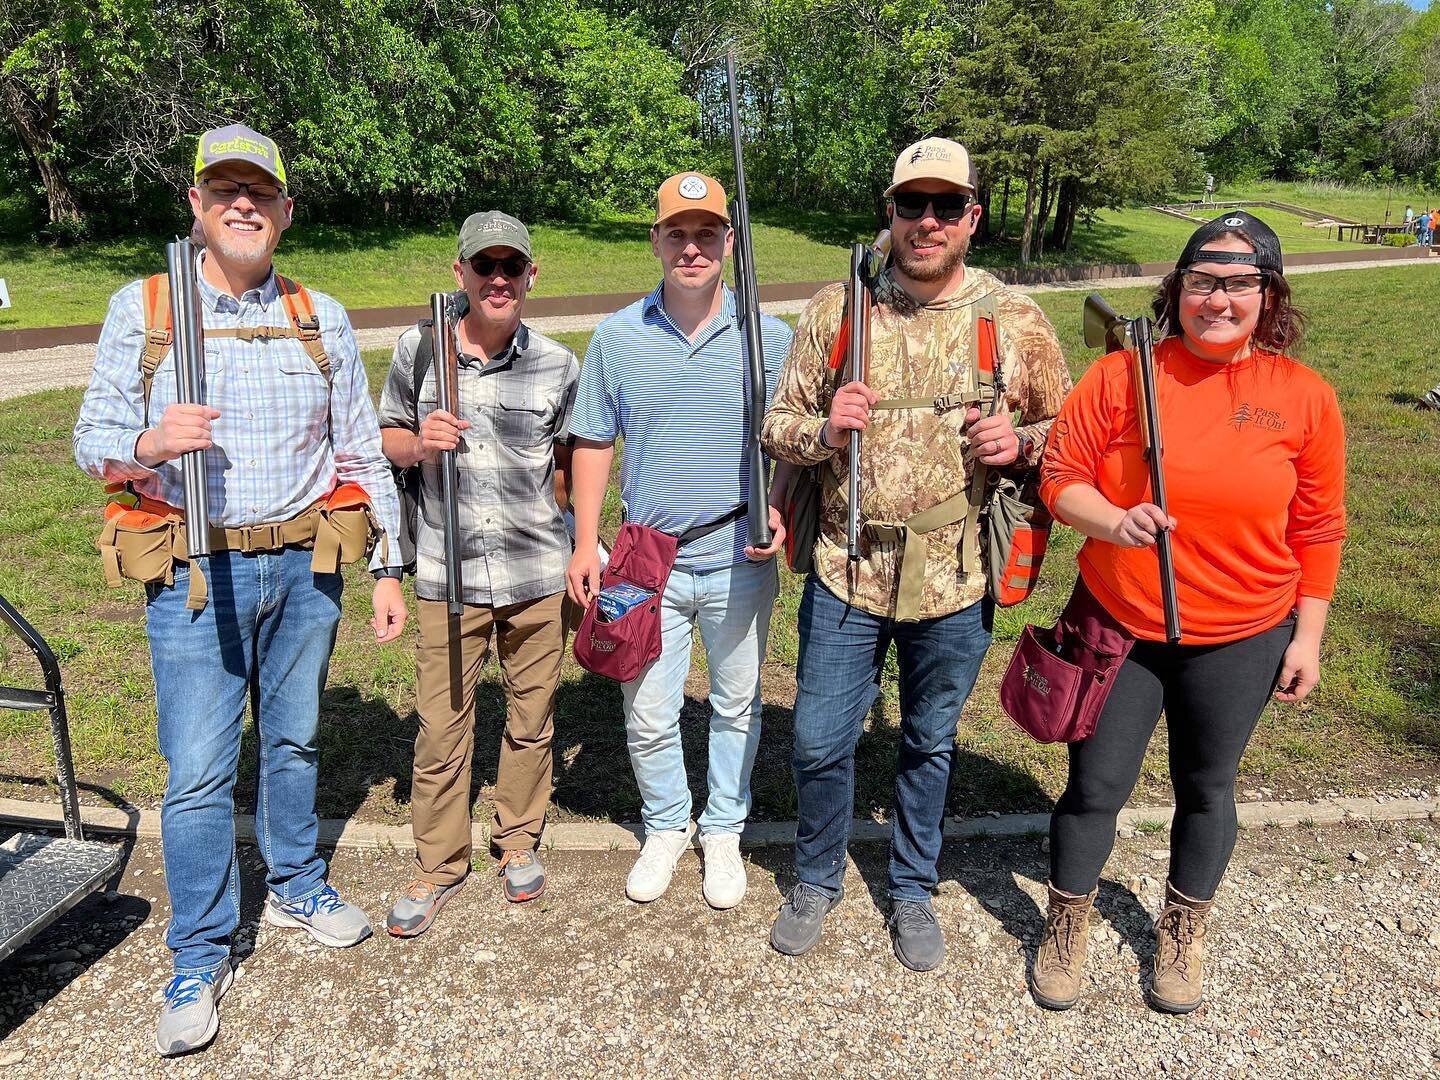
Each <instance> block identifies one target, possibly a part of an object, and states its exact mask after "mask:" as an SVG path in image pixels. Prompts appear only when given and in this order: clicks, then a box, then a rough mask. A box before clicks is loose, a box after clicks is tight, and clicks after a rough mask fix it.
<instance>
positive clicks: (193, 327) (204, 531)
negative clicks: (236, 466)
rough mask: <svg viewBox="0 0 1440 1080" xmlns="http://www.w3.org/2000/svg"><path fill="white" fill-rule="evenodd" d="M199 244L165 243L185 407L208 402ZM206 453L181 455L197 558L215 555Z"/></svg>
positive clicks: (190, 547)
mask: <svg viewBox="0 0 1440 1080" xmlns="http://www.w3.org/2000/svg"><path fill="white" fill-rule="evenodd" d="M195 258H196V250H195V245H194V244H192V243H191V242H190V241H189V240H175V241H173V242H172V243H169V244H166V245H165V272H166V275H167V276H168V278H169V279H170V324H171V327H172V328H173V332H174V350H173V352H172V356H173V358H174V364H175V400H176V401H177V402H178V403H179V404H181V405H204V404H205V324H204V321H203V317H202V315H201V308H200V290H199V284H198V282H197V280H196V277H195ZM206 473H207V470H206V468H205V451H203V450H191V451H189V452H188V453H185V454H182V455H180V479H181V483H182V486H183V489H184V493H185V551H186V554H187V555H189V556H191V557H194V556H196V555H209V554H210V492H209V478H208V477H207V475H206Z"/></svg>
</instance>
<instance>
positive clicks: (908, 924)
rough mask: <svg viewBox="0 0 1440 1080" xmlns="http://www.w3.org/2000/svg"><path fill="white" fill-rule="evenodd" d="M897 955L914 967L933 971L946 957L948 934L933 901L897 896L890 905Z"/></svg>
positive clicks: (918, 969) (892, 933)
mask: <svg viewBox="0 0 1440 1080" xmlns="http://www.w3.org/2000/svg"><path fill="white" fill-rule="evenodd" d="M890 936H891V939H892V940H893V942H894V944H895V956H896V958H897V959H898V960H899V961H900V963H902V964H904V965H905V966H906V967H907V968H909V969H910V970H911V971H933V970H935V968H937V967H939V966H940V961H941V960H944V959H945V936H944V935H943V934H941V933H940V924H939V923H938V922H936V921H935V909H934V908H933V907H931V906H930V901H928V900H925V901H919V900H896V901H895V902H894V904H893V906H892V907H891V909H890Z"/></svg>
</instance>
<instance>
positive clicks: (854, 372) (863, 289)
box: [845, 244, 870, 562]
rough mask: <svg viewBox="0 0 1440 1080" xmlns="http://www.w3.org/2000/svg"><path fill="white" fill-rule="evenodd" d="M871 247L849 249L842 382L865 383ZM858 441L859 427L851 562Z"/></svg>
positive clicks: (855, 542) (856, 557) (853, 457)
mask: <svg viewBox="0 0 1440 1080" xmlns="http://www.w3.org/2000/svg"><path fill="white" fill-rule="evenodd" d="M869 258H870V249H869V248H868V247H866V245H864V244H855V245H854V246H852V247H851V248H850V284H849V286H848V287H847V289H846V295H845V306H846V308H847V312H846V314H847V317H848V318H849V320H850V337H849V341H848V344H847V346H846V350H845V381H846V382H864V381H865V376H866V375H867V374H868V373H867V371H866V370H865V369H866V366H867V365H866V361H867V360H868V358H869V355H870V288H869V284H868V282H867V280H866V278H867V276H868V275H867V270H868V264H869ZM860 443H861V434H860V432H859V431H858V430H852V431H851V432H850V484H849V488H848V489H847V497H848V499H849V503H848V505H847V506H846V508H845V551H846V554H847V555H848V556H849V557H850V561H851V562H859V561H860Z"/></svg>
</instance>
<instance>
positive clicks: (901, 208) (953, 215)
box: [890, 191, 971, 221]
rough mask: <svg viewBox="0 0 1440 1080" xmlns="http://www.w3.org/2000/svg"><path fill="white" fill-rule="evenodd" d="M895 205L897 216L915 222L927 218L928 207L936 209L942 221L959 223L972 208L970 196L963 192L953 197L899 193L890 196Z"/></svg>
mask: <svg viewBox="0 0 1440 1080" xmlns="http://www.w3.org/2000/svg"><path fill="white" fill-rule="evenodd" d="M890 200H891V201H892V202H893V203H894V204H895V214H896V216H898V217H902V218H904V219H905V220H906V221H915V220H916V219H917V218H922V217H924V216H925V208H926V207H927V206H930V207H934V209H935V216H936V217H937V218H939V219H940V220H941V221H959V220H960V219H961V218H962V217H964V216H965V211H966V210H967V209H968V208H969V206H970V201H971V200H970V196H969V195H966V194H964V193H963V192H956V193H955V194H953V195H933V194H931V193H930V192H928V191H897V192H896V193H895V194H894V195H891V196H890Z"/></svg>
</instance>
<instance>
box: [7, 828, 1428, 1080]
mask: <svg viewBox="0 0 1440 1080" xmlns="http://www.w3.org/2000/svg"><path fill="white" fill-rule="evenodd" d="M1165 842H1166V840H1165V835H1164V834H1163V833H1162V834H1158V835H1149V836H1146V835H1141V836H1137V837H1135V838H1134V839H1130V840H1121V841H1120V843H1119V845H1118V846H1117V849H1116V856H1115V858H1114V859H1112V861H1111V864H1110V866H1109V868H1108V870H1107V878H1106V881H1105V883H1104V884H1103V885H1102V890H1101V900H1100V904H1099V908H1100V912H1101V918H1099V919H1098V920H1097V922H1096V925H1095V926H1094V928H1093V929H1092V932H1091V941H1090V954H1089V967H1088V972H1089V974H1090V977H1091V985H1090V987H1089V989H1088V991H1087V992H1086V994H1085V996H1084V997H1083V999H1082V1001H1081V1003H1080V1004H1079V1005H1078V1006H1077V1007H1076V1008H1075V1009H1073V1010H1071V1011H1070V1012H1068V1013H1063V1014H1052V1013H1047V1012H1044V1011H1043V1010H1041V1009H1039V1008H1038V1007H1036V1006H1035V1005H1034V1004H1032V1002H1031V1001H1030V998H1029V996H1028V995H1027V994H1026V992H1025V990H1024V975H1023V972H1024V963H1025V959H1026V957H1027V956H1028V955H1029V953H1028V949H1027V947H1026V946H1027V945H1028V943H1029V941H1030V940H1032V939H1033V937H1034V936H1035V933H1036V932H1037V930H1038V929H1039V927H1040V923H1041V915H1040V911H1039V907H1038V904H1039V901H1040V897H1041V894H1042V890H1043V886H1042V882H1043V880H1044V876H1045V856H1044V854H1043V853H1042V846H1043V841H1041V840H1038V839H1026V840H1014V841H996V840H991V841H976V842H970V843H963V844H950V845H947V848H946V852H945V856H944V859H943V862H942V867H941V870H942V875H941V876H942V884H941V888H940V893H939V895H938V897H937V898H936V907H937V910H938V912H939V914H940V920H941V925H942V926H943V927H944V929H945V931H946V934H947V938H948V941H949V946H950V952H949V956H948V958H947V960H946V962H945V964H944V965H943V967H942V968H941V969H940V970H939V971H938V972H935V973H932V974H929V975H917V974H914V973H912V972H908V971H906V970H904V969H903V968H901V967H900V966H899V965H898V963H897V962H896V961H895V959H894V958H893V956H892V954H891V951H890V943H889V939H888V936H887V934H886V931H885V925H884V920H883V916H882V914H881V909H880V908H877V906H876V902H877V900H878V901H880V902H882V903H883V892H884V880H885V878H884V855H885V852H884V848H883V847H880V846H874V845H871V846H868V847H865V848H862V849H860V850H859V852H858V860H857V863H856V864H854V865H852V866H851V868H850V871H849V876H848V877H847V882H846V884H847V891H848V893H849V895H848V896H847V898H846V900H845V902H844V903H843V904H842V905H841V906H840V908H839V909H838V910H837V911H836V913H835V914H834V915H833V916H832V917H831V919H830V921H829V924H828V926H827V933H826V937H825V940H824V941H822V942H821V944H820V945H819V946H818V947H817V948H816V950H815V951H814V952H813V953H812V954H811V955H809V956H807V957H804V958H800V959H794V958H787V957H783V956H780V955H778V954H777V953H774V952H772V951H771V950H770V948H769V947H768V945H767V944H766V941H765V933H766V928H767V926H768V924H769V922H770V919H771V917H772V915H773V912H774V909H775V906H776V904H777V903H778V900H779V895H780V894H779V889H778V888H777V884H776V875H777V874H778V875H779V887H784V886H786V885H788V883H789V879H788V867H789V859H788V853H787V852H785V851H783V850H770V849H762V850H760V851H757V852H755V853H754V855H753V856H752V860H753V861H751V862H749V863H748V867H749V872H750V896H749V898H748V899H747V901H746V903H745V904H744V905H742V906H741V907H740V908H738V909H736V910H734V911H731V912H724V913H722V912H713V911H710V910H709V909H708V908H707V907H706V906H705V905H704V903H703V901H702V900H701V899H700V896H699V889H700V875H699V869H698V862H697V860H696V857H695V856H694V855H693V854H687V855H686V856H685V858H684V859H683V861H682V864H681V867H680V870H679V872H678V873H677V875H676V879H675V883H674V884H673V885H672V887H671V891H670V893H669V894H668V895H667V896H666V897H664V898H663V899H661V900H660V901H657V902H656V903H654V904H651V905H647V906H641V905H637V904H632V903H630V902H628V901H627V900H625V899H624V896H623V884H624V877H625V874H626V872H627V870H628V869H629V864H630V856H629V855H628V854H624V853H619V852H567V853H560V852H555V853H552V854H551V855H550V856H548V857H547V862H548V865H549V869H550V879H551V888H550V893H549V895H548V896H547V897H546V898H543V899H542V900H540V901H536V902H534V903H532V904H529V905H527V906H525V907H521V908H516V907H510V906H507V905H506V904H505V903H504V902H503V901H502V900H501V899H500V897H499V893H498V890H497V889H496V887H495V882H494V879H493V878H491V877H490V876H489V875H488V874H484V873H481V874H477V875H476V876H475V877H474V878H473V879H472V881H471V883H470V884H469V885H468V886H467V887H466V888H465V889H464V890H463V891H462V892H461V893H460V894H459V895H458V896H457V897H456V899H455V900H454V901H452V902H451V904H450V905H449V906H448V907H447V908H446V911H445V913H444V915H443V916H442V918H441V919H440V920H439V921H438V922H437V924H436V926H435V928H434V929H433V930H431V932H430V933H428V934H427V935H425V936H424V937H422V938H419V939H417V940H415V941H412V942H397V941H391V940H388V939H382V940H371V941H367V942H365V943H363V944H361V945H360V946H358V947H357V948H355V949H351V950H346V951H330V950H325V949H322V948H321V947H320V946H318V945H315V944H313V943H311V942H310V940H309V938H308V937H306V936H305V935H303V934H302V933H300V932H298V931H285V930H276V929H274V928H271V927H268V926H267V927H260V928H259V930H258V940H256V937H257V928H256V917H257V915H258V911H259V902H260V897H261V888H262V886H261V882H260V875H259V871H258V856H257V854H256V853H255V851H254V850H253V849H245V850H244V851H243V853H242V861H243V863H244V866H245V885H246V890H245V904H244V908H245V922H244V925H243V926H242V938H243V939H244V941H243V943H242V944H244V945H245V946H246V947H249V946H250V945H251V943H253V952H252V953H250V955H249V956H248V958H246V959H245V961H244V963H243V965H242V966H241V968H240V970H239V975H238V977H237V981H236V983H235V985H234V987H233V988H232V989H231V990H230V992H229V994H228V995H227V996H226V997H225V999H224V1001H223V1003H222V1007H221V1029H220V1035H219V1038H218V1039H217V1040H216V1042H215V1043H214V1045H213V1046H212V1047H211V1048H210V1049H209V1050H207V1051H204V1052H202V1053H199V1054H195V1055H191V1056H189V1057H187V1058H184V1059H180V1060H176V1061H171V1062H161V1061H159V1059H157V1058H155V1056H154V1051H153V1047H152V1042H151V1040H152V1035H153V1022H154V1017H155V1012H156V1009H157V1007H158V1002H159V997H160V988H161V985H162V983H163V981H164V973H165V972H166V971H167V970H168V963H167V953H166V950H165V948H164V944H163V934H164V927H165V919H166V901H165V899H164V897H165V892H164V888H163V882H162V880H161V877H160V870H159V853H158V848H157V846H156V845H155V844H154V842H153V841H144V842H141V843H140V844H139V846H137V847H136V848H135V849H134V851H133V852H132V855H131V858H130V860H129V863H128V866H127V868H126V872H125V875H124V879H123V882H122V884H121V887H120V889H119V891H118V892H112V893H109V894H107V895H106V896H105V897H94V898H92V899H90V900H87V901H86V902H85V903H84V904H83V905H81V906H80V907H79V908H77V909H76V910H75V911H74V912H72V913H71V914H70V915H69V916H68V917H67V918H66V919H64V920H62V922H61V923H59V924H57V925H56V926H55V927H52V928H51V929H50V930H49V931H47V933H46V934H45V935H43V936H42V937H41V938H40V939H38V940H37V941H35V942H33V943H32V944H31V945H30V946H29V947H27V949H25V950H23V951H22V952H21V953H20V954H18V955H17V956H15V957H13V958H12V959H11V960H9V961H7V962H6V963H5V964H4V965H0V1036H4V1042H3V1044H0V1070H4V1072H3V1075H5V1076H12V1075H13V1076H27V1077H28V1076H35V1077H39V1076H105V1077H111V1076H115V1077H130V1076H139V1075H156V1076H166V1077H170V1076H175V1077H201V1076H247V1077H248V1076H256V1077H258V1076H275V1075H286V1074H289V1073H291V1072H297V1073H303V1074H305V1075H315V1076H347V1077H369V1076H391V1075H435V1074H437V1073H438V1074H447V1073H452V1072H460V1071H461V1070H463V1071H465V1072H471V1071H480V1070H484V1071H485V1072H487V1073H499V1074H500V1075H504V1076H511V1075H515V1076H535V1075H552V1076H556V1077H567V1078H568V1077H591V1076H596V1077H598V1076H625V1077H671V1076H686V1077H692V1078H700V1077H712V1076H713V1077H731V1076H764V1077H771V1076H802V1075H803V1076H813V1075H817V1074H820V1075H838V1076H856V1077H890V1076H894V1075H902V1074H903V1075H906V1076H926V1077H930V1076H934V1077H939V1076H944V1075H952V1074H961V1075H1008V1076H1037V1077H1054V1076H1068V1075H1083V1076H1087V1077H1092V1076H1097V1077H1098V1076H1104V1077H1108V1076H1134V1075H1140V1074H1147V1073H1148V1074H1151V1075H1179V1076H1206V1077H1211V1076H1236V1077H1240V1076H1244V1077H1269V1076H1273V1077H1286V1078H1290V1077H1312V1076H1314V1077H1318V1076H1324V1077H1330V1076H1338V1077H1351V1076H1354V1077H1361V1076H1363V1077H1392V1076H1393V1077H1425V1076H1430V1077H1433V1076H1435V1075H1436V1072H1437V1069H1440V912H1437V910H1436V905H1435V903H1434V900H1433V897H1434V894H1435V890H1436V887H1437V884H1440V826H1437V825H1436V824H1434V823H1432V822H1426V823H1422V824H1418V825H1410V824H1406V825H1365V826H1361V825H1336V826H1329V827H1323V828H1298V829H1252V830H1247V831H1246V832H1244V833H1243V834H1242V836H1241V838H1240V843H1239V847H1238V848H1237V851H1236V858H1235V862H1234V864H1233V865H1232V868H1231V871H1230V874H1229V877H1228V879H1227V881H1226V884H1225V885H1224V886H1223V887H1222V890H1221V893H1220V897H1219V903H1218V905H1217V912H1216V915H1215V917H1214V921H1213V924H1212V926H1213V930H1212V935H1211V947H1212V954H1213V956H1214V957H1215V963H1214V964H1213V965H1212V968H1211V981H1210V986H1211V1001H1210V1003H1209V1004H1208V1005H1206V1006H1204V1007H1203V1008H1202V1009H1200V1010H1199V1011H1197V1012H1196V1013H1194V1014H1192V1015H1191V1016H1189V1017H1166V1016H1162V1015H1160V1014H1157V1013H1154V1012H1152V1011H1150V1010H1149V1009H1148V1008H1147V1007H1146V1006H1145V1005H1144V1003H1143V1001H1142V997H1141V978H1142V976H1141V972H1142V971H1143V970H1145V966H1146V964H1147V962H1148V959H1149V952H1150V946H1149V945H1148V943H1147V939H1148V928H1149V926H1150V922H1151V919H1152V918H1153V915H1154V913H1155V911H1156V910H1157V909H1158V903H1159V898H1160V893H1161V889H1162V882H1163V877H1164V865H1165V864H1164V859H1165V857H1166V852H1165V851H1164V849H1163V844H1164V843H1165ZM406 870H407V864H406V860H405V859H404V858H403V857H402V856H400V855H398V854H396V853H394V852H382V851H344V852H340V853H338V854H337V856H336V859H335V863H334V866H333V869H332V880H333V881H335V882H336V884H337V885H338V886H339V887H340V888H341V889H342V890H343V891H344V892H345V893H346V894H347V895H349V896H350V897H351V898H353V899H355V900H357V901H358V902H360V903H362V904H364V905H365V907H366V908H367V910H369V911H370V912H371V914H372V916H374V917H377V918H378V917H380V916H381V915H382V913H383V911H384V910H385V908H386V906H387V905H388V903H389V901H390V900H391V899H392V898H393V896H394V893H395V891H396V889H397V887H398V885H399V883H400V882H401V881H402V879H403V878H404V877H405V875H406Z"/></svg>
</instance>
